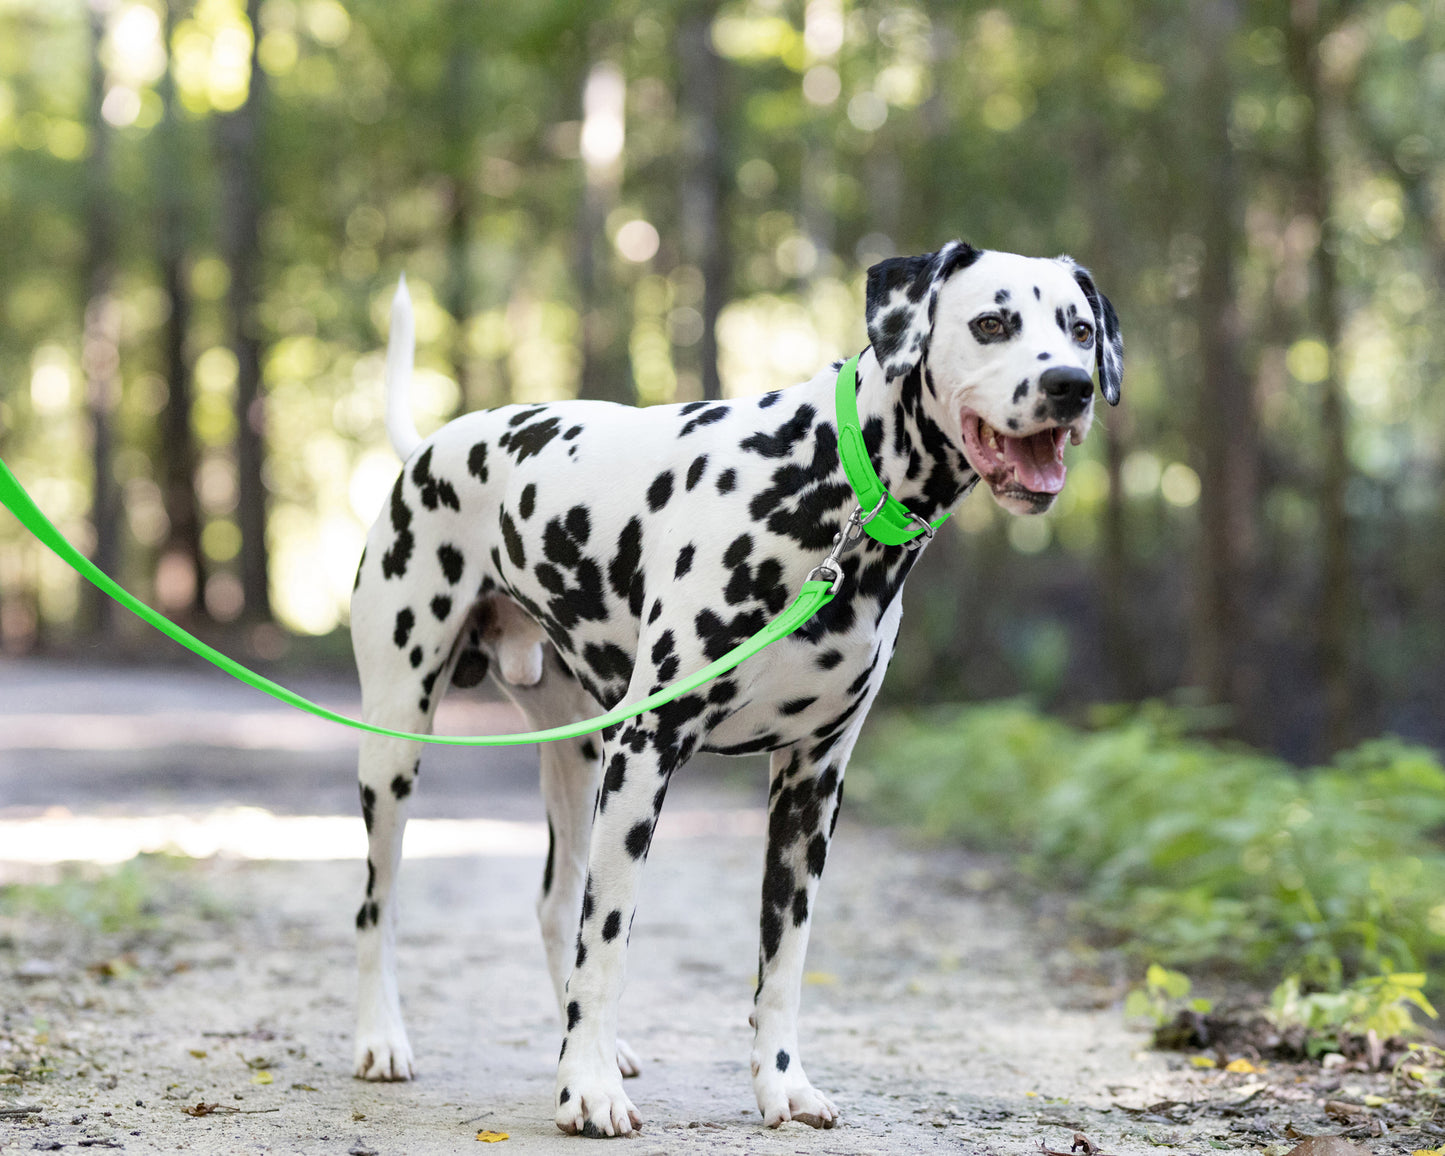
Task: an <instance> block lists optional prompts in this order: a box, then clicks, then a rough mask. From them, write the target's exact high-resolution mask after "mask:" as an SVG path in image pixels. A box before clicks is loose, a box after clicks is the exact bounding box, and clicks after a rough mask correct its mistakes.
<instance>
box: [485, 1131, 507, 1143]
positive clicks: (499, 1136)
mask: <svg viewBox="0 0 1445 1156" xmlns="http://www.w3.org/2000/svg"><path fill="white" fill-rule="evenodd" d="M477 1139H478V1140H480V1141H481V1142H482V1143H483V1144H496V1143H498V1142H499V1141H501V1140H507V1139H510V1137H509V1136H508V1135H507V1133H505V1132H485V1131H484V1132H478V1133H477Z"/></svg>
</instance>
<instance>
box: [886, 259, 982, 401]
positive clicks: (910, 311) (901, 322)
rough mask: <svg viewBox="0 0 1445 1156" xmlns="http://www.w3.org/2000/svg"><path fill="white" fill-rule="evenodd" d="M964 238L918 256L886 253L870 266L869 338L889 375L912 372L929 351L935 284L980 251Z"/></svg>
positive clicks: (936, 285)
mask: <svg viewBox="0 0 1445 1156" xmlns="http://www.w3.org/2000/svg"><path fill="white" fill-rule="evenodd" d="M981 255H982V254H981V251H980V250H978V249H975V248H974V247H973V246H972V245H970V244H969V243H968V242H967V241H950V242H949V243H948V244H947V245H945V246H944V247H943V248H942V249H940V250H938V252H936V253H925V254H923V256H921V257H890V258H889V259H888V260H886V261H880V262H878V264H876V265H874V266H873V267H872V268H871V269H869V270H868V294H867V308H866V316H867V321H868V340H869V342H871V343H872V345H873V353H874V355H875V356H876V357H877V358H878V364H879V365H881V366H882V367H883V372H884V373H885V374H886V375H887V376H889V377H902V376H903V375H904V374H907V373H911V372H912V371H913V369H914V368H915V367H916V366H917V365H918V363H919V362H920V361H922V360H923V358H924V357H925V355H927V353H928V339H929V337H930V335H931V334H932V333H933V313H934V309H935V307H936V306H937V304H938V290H939V288H940V287H941V286H942V285H943V283H944V282H945V281H946V280H948V278H949V277H950V276H951V275H952V274H954V273H956V272H957V271H958V270H960V269H966V268H968V266H970V265H972V264H973V263H974V262H975V261H977V260H978V258H979V257H980V256H981Z"/></svg>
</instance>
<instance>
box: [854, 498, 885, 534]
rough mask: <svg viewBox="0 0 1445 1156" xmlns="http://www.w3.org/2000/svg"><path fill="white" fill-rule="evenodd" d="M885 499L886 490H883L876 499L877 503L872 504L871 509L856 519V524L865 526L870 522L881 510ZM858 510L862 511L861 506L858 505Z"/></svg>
mask: <svg viewBox="0 0 1445 1156" xmlns="http://www.w3.org/2000/svg"><path fill="white" fill-rule="evenodd" d="M887 501H888V491H887V490H884V491H883V493H882V495H881V496H880V497H879V499H878V504H877V505H876V506H874V507H873V509H872V510H870V511H869V512H868V513H867V514H864V515H863V516H862V517H861V518H859V519H858V525H860V526H866V525H867V524H868V523H869V522H871V521H872V520H873V519H874V518H876V517H877V516H878V515H879V514H881V513H882V512H883V506H884V505H885V503H887ZM859 512H860V513H861V512H862V507H861V506H860V507H859Z"/></svg>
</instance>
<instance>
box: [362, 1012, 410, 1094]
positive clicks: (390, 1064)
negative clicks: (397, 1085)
mask: <svg viewBox="0 0 1445 1156" xmlns="http://www.w3.org/2000/svg"><path fill="white" fill-rule="evenodd" d="M355 1057H356V1058H355V1064H354V1066H353V1069H352V1070H353V1071H354V1072H355V1074H356V1076H357V1078H358V1079H362V1080H410V1079H412V1078H413V1077H414V1076H415V1075H416V1065H415V1064H414V1063H413V1061H412V1056H411V1044H409V1043H407V1039H406V1030H405V1029H404V1028H402V1027H400V1026H399V1025H398V1026H397V1027H396V1028H395V1029H393V1030H392V1031H390V1032H368V1033H366V1034H364V1035H363V1034H361V1033H358V1034H357V1037H356V1053H355Z"/></svg>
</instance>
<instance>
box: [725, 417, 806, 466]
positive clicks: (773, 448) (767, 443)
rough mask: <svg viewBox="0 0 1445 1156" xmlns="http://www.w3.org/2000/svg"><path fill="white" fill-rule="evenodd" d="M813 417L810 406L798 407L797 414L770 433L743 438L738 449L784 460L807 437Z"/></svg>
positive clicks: (759, 432)
mask: <svg viewBox="0 0 1445 1156" xmlns="http://www.w3.org/2000/svg"><path fill="white" fill-rule="evenodd" d="M814 416H816V411H815V410H814V409H813V407H812V406H811V405H800V406H799V407H798V409H797V412H796V413H794V414H793V416H792V417H790V418H788V420H787V421H785V422H783V424H782V425H780V426H779V427H778V428H777V429H775V430H774V431H773V432H772V433H770V434H769V433H763V432H762V431H761V430H759V431H758V432H757V433H754V434H750V435H749V436H747V437H745V438H743V440H742V441H741V442H739V443H738V448H739V449H742V450H748V451H749V452H751V453H755V454H761V455H762V456H763V457H765V458H785V457H787V456H788V454H790V453H792V451H793V449H794V448H795V447H796V446H797V445H798V443H799V442H801V441H802V440H803V439H804V438H805V437H807V436H808V431H809V430H810V429H812V428H813V418H814Z"/></svg>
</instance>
